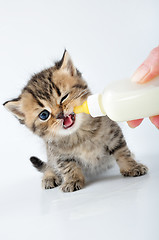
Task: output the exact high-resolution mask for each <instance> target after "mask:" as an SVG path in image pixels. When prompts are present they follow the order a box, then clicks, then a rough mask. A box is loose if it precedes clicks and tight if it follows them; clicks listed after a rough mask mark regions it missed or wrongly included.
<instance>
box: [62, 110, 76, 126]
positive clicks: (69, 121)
mask: <svg viewBox="0 0 159 240" xmlns="http://www.w3.org/2000/svg"><path fill="white" fill-rule="evenodd" d="M74 123H75V113H71V114H69V115H67V116H64V118H63V128H64V129H68V128H70V127H72V126H73V125H74Z"/></svg>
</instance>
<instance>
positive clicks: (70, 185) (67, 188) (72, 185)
mask: <svg viewBox="0 0 159 240" xmlns="http://www.w3.org/2000/svg"><path fill="white" fill-rule="evenodd" d="M83 187H84V181H81V180H76V181H70V182H64V183H63V184H62V186H61V189H62V191H63V192H74V191H77V190H80V189H82V188H83Z"/></svg>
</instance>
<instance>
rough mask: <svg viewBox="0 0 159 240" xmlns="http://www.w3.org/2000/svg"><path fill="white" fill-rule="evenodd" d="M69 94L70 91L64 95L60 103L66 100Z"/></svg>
mask: <svg viewBox="0 0 159 240" xmlns="http://www.w3.org/2000/svg"><path fill="white" fill-rule="evenodd" d="M68 95H69V93H67V94H66V95H65V96H64V97H62V98H61V101H60V104H62V103H63V102H64V100H66V98H67V97H68Z"/></svg>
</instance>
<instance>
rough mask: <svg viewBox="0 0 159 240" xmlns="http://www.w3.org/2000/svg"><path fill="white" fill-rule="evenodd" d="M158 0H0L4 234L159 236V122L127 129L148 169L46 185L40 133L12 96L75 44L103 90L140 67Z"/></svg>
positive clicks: (0, 219)
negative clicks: (21, 118)
mask: <svg viewBox="0 0 159 240" xmlns="http://www.w3.org/2000/svg"><path fill="white" fill-rule="evenodd" d="M158 9H159V1H158V0H151V1H147V0H140V1H139V0H133V1H132V0H127V1H123V0H118V1H117V0H112V1H110V0H98V1H92V0H87V1H86V0H76V1H74V0H67V1H66V0H45V1H44V0H34V1H32V0H23V1H21V0H14V1H10V0H5V1H0V32H1V37H0V103H1V104H0V116H1V117H0V134H1V135H0V156H1V158H0V169H1V172H0V239H2V240H28V239H29V240H34V239H39V240H44V239H49V240H50V239H53V240H64V239H66V240H72V239H73V240H75V239H76V240H83V239H84V240H85V239H91V240H96V239H99V240H105V239H106V240H121V239H122V240H123V239H124V240H125V239H129V240H131V239H133V240H134V239H135V240H150V239H151V240H158V239H159V229H158V222H159V208H158V202H159V196H158V193H159V190H158V185H159V161H158V158H159V148H158V143H159V132H158V130H157V129H156V128H155V127H154V126H153V125H152V124H150V121H149V120H146V119H145V120H144V122H143V123H142V125H141V126H140V127H138V128H137V129H133V130H132V129H130V128H129V127H128V126H127V124H126V123H123V125H122V129H123V132H124V135H125V137H126V140H127V142H128V145H129V147H130V149H131V150H132V151H133V152H134V153H135V155H136V156H137V159H139V160H141V162H143V163H146V164H147V165H148V167H149V169H150V172H149V174H148V175H146V176H144V177H141V178H123V177H122V176H121V175H120V174H119V170H118V168H117V167H116V168H115V169H114V170H111V171H110V172H109V174H108V175H107V176H106V177H103V178H101V180H98V181H93V182H92V183H89V184H87V185H86V187H85V188H84V189H83V190H81V191H79V192H75V193H71V194H64V193H62V192H60V191H59V189H55V190H49V191H43V190H42V189H41V186H40V185H41V184H40V181H41V177H40V173H38V172H36V171H35V170H34V169H33V167H32V166H31V164H30V162H29V157H30V156H32V155H35V156H38V157H40V158H41V159H42V160H45V161H46V154H45V148H44V147H43V144H42V143H41V141H40V139H39V138H38V137H36V136H35V135H33V134H32V133H31V132H29V131H28V130H27V129H26V128H25V127H24V126H21V125H20V124H19V123H18V121H17V120H16V119H15V118H14V117H13V116H11V114H10V113H8V112H7V111H6V110H5V109H4V108H3V106H2V103H3V102H5V101H7V100H9V99H12V98H14V97H17V96H18V94H19V93H20V90H21V89H22V88H23V86H25V84H26V82H27V80H29V78H30V76H31V75H32V74H33V73H35V72H38V71H40V70H42V69H43V68H45V67H49V66H51V65H52V63H53V62H54V60H58V59H59V58H60V57H61V56H62V54H63V50H64V48H65V47H66V48H67V50H68V51H69V53H70V55H71V57H72V59H73V61H74V63H75V65H76V66H77V68H78V69H79V70H80V71H81V72H82V73H83V76H84V78H85V79H86V80H87V81H88V84H89V86H90V88H91V89H92V92H93V93H96V92H102V90H103V88H104V87H105V86H106V85H107V84H109V83H111V82H112V81H113V80H117V79H123V78H127V77H130V76H131V75H132V74H133V72H134V71H135V69H136V68H137V67H138V66H139V65H140V64H141V63H142V61H143V60H144V59H145V58H146V57H147V55H148V53H149V52H150V51H151V49H152V48H154V47H155V46H156V45H158V39H159V31H158V22H159V14H158Z"/></svg>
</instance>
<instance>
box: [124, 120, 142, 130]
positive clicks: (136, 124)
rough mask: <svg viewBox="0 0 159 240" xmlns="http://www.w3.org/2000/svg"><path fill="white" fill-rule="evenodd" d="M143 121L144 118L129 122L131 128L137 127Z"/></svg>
mask: <svg viewBox="0 0 159 240" xmlns="http://www.w3.org/2000/svg"><path fill="white" fill-rule="evenodd" d="M142 121H143V118H141V119H136V120H132V121H127V124H128V126H129V127H131V128H136V127H137V126H139V125H140V124H141V122H142Z"/></svg>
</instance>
